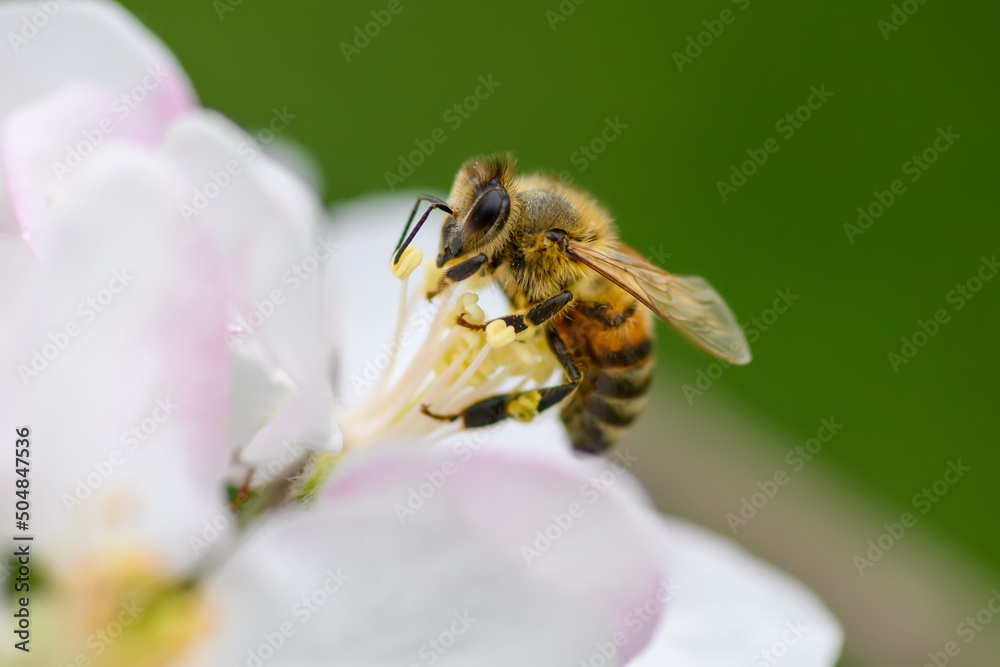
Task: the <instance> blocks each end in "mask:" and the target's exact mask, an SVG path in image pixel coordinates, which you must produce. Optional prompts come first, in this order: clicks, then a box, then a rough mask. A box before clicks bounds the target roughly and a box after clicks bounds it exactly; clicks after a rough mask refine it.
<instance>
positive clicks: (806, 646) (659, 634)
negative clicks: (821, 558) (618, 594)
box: [630, 518, 843, 667]
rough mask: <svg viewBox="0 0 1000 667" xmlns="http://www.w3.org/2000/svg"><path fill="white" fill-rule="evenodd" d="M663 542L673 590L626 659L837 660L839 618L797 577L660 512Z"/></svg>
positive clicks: (811, 665)
mask: <svg viewBox="0 0 1000 667" xmlns="http://www.w3.org/2000/svg"><path fill="white" fill-rule="evenodd" d="M662 548H663V551H664V553H665V559H664V562H665V563H666V567H667V569H668V571H669V572H670V578H671V582H673V583H674V584H675V586H676V592H675V594H674V595H673V596H672V597H671V599H670V601H669V603H668V609H667V613H666V615H665V616H664V618H663V619H662V621H661V624H660V626H659V628H658V629H657V631H656V635H655V636H654V637H653V640H652V642H651V643H650V644H649V646H648V647H647V648H646V650H645V651H644V652H643V653H642V654H641V655H640V656H639V657H638V658H636V659H635V661H633V662H632V663H630V664H631V665H635V666H636V667H660V666H661V665H698V666H699V667H728V666H729V665H757V664H760V665H769V664H775V663H777V662H778V661H779V660H780V664H781V665H783V666H785V667H832V665H834V664H835V663H836V661H837V657H838V655H839V654H840V646H841V643H842V641H843V632H842V630H841V628H840V625H839V623H837V620H836V619H835V618H834V617H833V616H832V615H831V614H830V612H829V611H828V610H827V609H826V608H825V607H824V606H823V604H822V602H820V601H819V600H818V599H817V598H816V596H815V595H814V594H813V593H812V592H811V591H809V590H808V589H807V588H806V587H805V586H803V585H802V584H800V583H799V582H798V581H795V580H794V579H792V578H791V577H789V576H788V575H786V574H783V573H782V572H780V571H779V570H777V569H775V568H774V567H772V566H770V565H767V564H766V563H763V562H761V561H759V560H757V559H756V558H754V557H753V556H751V555H749V554H748V553H746V552H745V551H743V549H741V548H740V547H738V546H737V545H736V544H734V543H733V542H731V541H730V540H728V539H725V538H723V537H720V536H718V535H713V534H711V533H709V532H707V531H705V530H703V529H701V528H697V527H695V526H692V525H689V524H686V523H684V522H682V521H679V520H677V519H671V518H665V519H664V527H663V536H662Z"/></svg>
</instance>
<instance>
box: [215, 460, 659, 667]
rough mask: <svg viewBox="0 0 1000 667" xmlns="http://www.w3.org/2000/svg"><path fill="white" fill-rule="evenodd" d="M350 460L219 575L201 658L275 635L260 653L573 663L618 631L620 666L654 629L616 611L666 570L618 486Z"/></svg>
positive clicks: (482, 467)
mask: <svg viewBox="0 0 1000 667" xmlns="http://www.w3.org/2000/svg"><path fill="white" fill-rule="evenodd" d="M346 465H347V466H349V467H348V468H347V469H345V471H344V472H343V473H342V474H341V475H340V476H339V477H338V478H337V479H335V480H334V481H333V482H332V484H331V487H330V488H329V491H328V492H327V493H326V494H325V496H324V497H323V498H322V499H320V501H319V502H318V503H317V504H316V506H314V507H312V508H309V509H306V510H304V511H297V512H294V513H292V512H290V513H287V514H284V515H282V516H279V517H276V518H275V520H274V521H273V522H271V523H270V524H269V525H266V526H264V527H263V528H262V529H261V530H260V531H259V532H258V533H257V534H255V535H254V536H252V537H251V539H250V541H249V542H248V543H247V544H246V545H245V546H244V548H243V549H242V550H241V552H239V553H238V554H237V555H236V556H235V559H234V560H233V561H232V562H230V563H229V564H228V565H227V566H225V568H224V569H223V570H222V571H221V573H220V575H219V577H218V579H217V580H216V581H215V586H216V588H217V590H218V598H219V601H220V604H223V605H224V612H225V613H224V616H225V617H226V618H227V621H226V624H225V626H224V627H223V628H222V635H221V637H220V638H219V640H218V643H217V644H216V646H215V647H214V651H215V652H214V654H213V655H212V659H211V660H208V661H207V662H208V664H231V663H234V662H237V661H245V660H247V659H248V656H249V654H248V651H250V652H254V653H255V654H257V653H259V650H260V645H261V643H265V644H266V642H267V640H266V638H265V636H266V635H267V636H271V634H272V633H274V632H278V633H279V635H280V634H281V633H282V632H283V631H284V634H285V636H284V637H283V642H282V644H283V646H282V647H281V648H280V649H279V650H275V651H270V652H269V654H273V655H271V657H269V659H268V663H267V664H269V665H296V666H298V667H303V666H309V665H328V664H344V665H356V666H359V667H360V666H365V665H389V664H398V665H409V664H414V663H415V664H427V661H429V660H433V661H434V662H435V664H437V665H462V666H466V665H482V666H489V665H504V666H507V665H557V664H567V665H568V664H577V662H578V661H579V660H586V659H589V657H590V656H591V655H592V654H594V653H595V652H597V651H600V650H601V647H604V646H605V645H606V644H607V643H609V642H612V641H613V638H614V637H615V636H616V633H622V637H624V635H626V634H627V641H620V644H621V647H620V648H618V649H616V654H615V656H614V657H613V658H611V659H609V660H608V661H607V662H606V663H604V664H608V665H615V664H623V662H624V661H625V660H627V659H628V657H629V656H630V655H633V654H635V653H636V652H637V651H638V650H640V649H641V648H642V647H643V645H644V644H645V642H646V641H647V639H648V636H649V634H650V633H651V632H652V625H653V624H649V625H645V626H644V625H641V624H640V625H638V626H635V627H630V626H628V625H625V624H624V623H623V619H627V618H628V615H629V614H630V613H633V612H634V610H635V609H636V607H642V606H644V605H646V603H647V602H648V601H649V600H650V599H651V598H655V596H656V594H657V590H658V589H659V588H660V585H661V582H662V581H663V578H662V575H661V571H660V566H659V563H660V561H661V560H662V559H661V558H660V556H659V555H658V554H657V552H656V548H655V545H654V543H655V537H654V536H655V526H653V525H650V520H651V519H650V516H649V514H648V513H647V512H646V511H645V510H644V509H642V508H639V507H637V506H635V505H634V504H632V503H631V502H628V501H625V500H623V499H622V498H621V497H620V495H619V494H618V493H617V491H616V490H615V489H613V488H612V489H608V490H607V492H606V493H603V494H601V493H595V494H594V496H593V497H591V496H590V495H589V494H588V493H587V492H586V491H585V488H592V487H589V485H588V482H587V481H586V479H587V477H586V472H585V471H583V470H581V469H579V468H577V467H575V466H574V465H573V464H572V463H571V462H567V463H565V464H563V465H557V464H554V463H539V462H537V461H531V460H526V459H524V458H521V457H518V456H514V455H511V454H503V453H500V452H497V451H492V450H482V451H475V452H470V453H469V454H468V455H467V456H446V455H444V454H443V453H442V452H441V451H433V450H432V451H429V450H426V449H424V450H410V451H405V452H404V451H397V452H395V453H383V454H382V455H379V456H373V457H371V458H367V457H366V458H365V459H362V460H359V461H356V462H354V463H347V464H346ZM404 508H405V509H404ZM651 531H652V532H651ZM546 534H547V535H548V537H546ZM651 538H654V539H653V541H652V542H651V541H650V539H651ZM276 563H277V564H278V565H275V564H276ZM656 615H657V614H656V612H654V613H653V614H652V616H651V618H653V619H655V617H656ZM622 637H620V638H619V639H620V640H621V639H622ZM264 650H265V652H268V648H267V647H266V646H265V649H264Z"/></svg>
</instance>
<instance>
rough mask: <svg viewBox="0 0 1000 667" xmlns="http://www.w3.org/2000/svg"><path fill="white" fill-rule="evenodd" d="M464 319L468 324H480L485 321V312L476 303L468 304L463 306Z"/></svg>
mask: <svg viewBox="0 0 1000 667" xmlns="http://www.w3.org/2000/svg"><path fill="white" fill-rule="evenodd" d="M465 321H466V322H468V323H469V324H482V323H483V322H485V321H486V313H485V312H483V309H482V308H480V307H479V306H478V305H476V304H474V303H472V304H469V305H468V306H466V307H465Z"/></svg>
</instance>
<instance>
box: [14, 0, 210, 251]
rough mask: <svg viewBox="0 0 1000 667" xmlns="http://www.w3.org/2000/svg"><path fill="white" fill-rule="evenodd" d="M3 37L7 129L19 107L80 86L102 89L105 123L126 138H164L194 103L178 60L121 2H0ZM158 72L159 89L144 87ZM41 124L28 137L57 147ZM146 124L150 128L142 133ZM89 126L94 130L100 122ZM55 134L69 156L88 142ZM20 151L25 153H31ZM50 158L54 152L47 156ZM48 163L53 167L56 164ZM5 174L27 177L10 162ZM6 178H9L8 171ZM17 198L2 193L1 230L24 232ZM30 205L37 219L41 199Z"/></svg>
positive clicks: (30, 126) (34, 177)
mask: <svg viewBox="0 0 1000 667" xmlns="http://www.w3.org/2000/svg"><path fill="white" fill-rule="evenodd" d="M0 34H3V35H4V36H5V41H8V42H9V45H8V46H9V48H5V49H2V50H0V72H2V73H3V75H2V76H3V90H4V95H3V96H2V98H0V125H6V122H7V120H8V119H9V117H10V116H11V115H12V114H14V113H15V112H16V111H17V110H19V109H21V108H23V107H25V106H27V105H30V104H32V103H34V102H36V101H39V100H42V99H44V98H48V97H50V96H51V95H53V94H56V93H59V92H60V91H62V90H63V89H64V88H65V87H67V86H73V85H85V86H87V87H89V88H90V89H91V90H94V91H100V94H101V95H102V96H103V100H102V102H101V104H102V105H104V106H103V107H102V113H101V114H99V115H98V121H100V120H101V119H104V118H107V119H108V121H109V122H112V123H114V125H115V126H116V128H117V127H119V126H120V127H121V128H123V131H122V133H121V134H122V135H124V134H125V133H126V132H128V133H130V134H132V135H133V136H138V137H148V138H149V139H150V140H155V135H157V133H162V130H163V128H164V127H165V126H166V123H167V122H169V120H170V119H171V118H173V117H176V116H177V115H179V114H181V113H183V112H184V111H185V110H187V109H189V108H191V107H192V106H193V105H194V104H195V99H194V93H193V91H192V89H191V85H190V83H189V82H188V80H187V78H186V76H185V75H184V73H183V71H182V70H181V68H180V67H179V65H178V64H177V61H176V60H175V59H174V57H173V55H171V53H170V52H169V51H167V50H166V48H165V47H164V46H163V45H162V44H161V43H160V42H159V41H158V40H157V39H156V38H155V37H154V36H153V35H152V34H150V33H149V32H148V31H147V30H146V29H145V28H144V27H143V26H142V25H141V24H140V23H138V22H137V21H136V20H135V19H134V18H132V16H131V15H129V14H128V13H127V12H125V11H124V10H123V9H121V7H119V6H118V5H117V4H115V3H111V2H90V1H88V0H79V1H77V2H72V3H66V2H50V3H37V2H5V3H3V4H2V5H0ZM151 73H155V74H156V77H154V78H157V79H158V81H157V82H156V85H146V86H144V85H143V82H144V80H145V81H146V83H147V84H151V83H152V82H153V78H151ZM137 87H138V88H137ZM123 95H124V96H125V97H124V98H123V97H122V96H123ZM140 98H141V99H140ZM86 118H87V119H88V120H90V119H91V118H92V116H90V115H88V116H86ZM37 127H38V125H37V124H32V123H30V122H27V124H26V125H24V126H23V130H24V131H25V132H27V133H28V136H26V137H25V138H26V140H27V141H33V140H43V141H42V143H43V146H45V147H47V148H49V149H52V148H53V146H51V145H50V143H51V142H46V141H44V139H45V137H44V134H42V135H39V134H38V133H36V132H34V131H33V129H34V128H37ZM139 127H144V128H146V129H145V130H144V131H138V130H137V128H139ZM87 128H88V129H90V130H95V129H97V125H93V126H90V125H88V126H87ZM115 134H118V133H117V132H114V133H112V135H111V136H114V135H115ZM4 136H5V138H10V137H11V134H10V133H9V132H8V131H6V130H5V131H4ZM14 136H15V138H18V137H17V135H14ZM55 136H56V137H58V140H59V141H61V143H59V144H58V145H56V146H54V148H55V150H56V151H59V150H62V151H68V150H70V149H71V147H72V146H75V145H76V143H77V142H79V141H85V140H86V137H85V136H80V135H77V136H76V138H75V139H74V140H73V142H72V143H68V142H66V141H62V140H63V139H64V138H66V137H68V136H71V134H67V133H66V132H65V131H56V132H55ZM22 148H23V147H22ZM5 152H6V151H5ZM17 152H18V154H19V155H21V156H23V155H24V154H25V151H24V150H18V151H17ZM45 156H46V157H51V156H52V154H51V152H46V153H45ZM59 157H60V158H64V157H65V155H59ZM44 166H45V167H46V168H49V169H51V164H50V163H45V164H44ZM0 169H3V170H6V174H7V176H10V175H12V174H18V175H20V174H19V172H17V171H15V170H12V169H10V165H9V164H7V163H6V157H5V159H4V164H3V165H0ZM40 175H45V174H44V172H42V173H41V174H39V173H33V174H31V176H30V178H31V179H32V180H33V181H34V185H35V186H36V187H35V190H34V194H38V190H39V189H44V188H38V187H37V186H38V185H41V183H39V182H38V177H39V176H40ZM0 178H2V179H3V180H4V181H6V178H5V177H4V174H3V173H2V172H0ZM43 180H44V179H43ZM11 196H15V193H9V194H8V193H7V192H5V191H2V190H0V233H15V232H16V231H17V226H16V223H15V220H14V217H13V212H12V209H11V204H10V197H11ZM42 201H44V200H42ZM25 206H26V207H27V209H26V211H25V212H24V213H25V215H29V216H30V215H31V214H32V213H33V212H35V211H34V207H37V206H38V201H37V200H36V199H35V198H33V197H31V196H29V197H28V198H27V199H26V201H25Z"/></svg>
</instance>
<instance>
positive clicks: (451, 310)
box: [296, 246, 558, 500]
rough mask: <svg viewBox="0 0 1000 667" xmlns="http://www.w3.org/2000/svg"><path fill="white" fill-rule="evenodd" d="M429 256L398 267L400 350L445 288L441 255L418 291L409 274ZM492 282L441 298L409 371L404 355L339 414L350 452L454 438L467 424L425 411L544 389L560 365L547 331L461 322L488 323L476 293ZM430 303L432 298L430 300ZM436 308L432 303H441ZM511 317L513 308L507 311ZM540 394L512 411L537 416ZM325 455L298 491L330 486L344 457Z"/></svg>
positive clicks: (452, 409) (450, 410) (469, 284)
mask: <svg viewBox="0 0 1000 667" xmlns="http://www.w3.org/2000/svg"><path fill="white" fill-rule="evenodd" d="M421 260H422V255H421V253H420V251H419V250H417V249H416V248H413V247H412V246H411V247H409V248H407V249H406V251H405V252H404V253H403V255H402V257H401V258H400V260H399V262H398V263H396V264H394V265H393V267H392V271H393V274H394V275H395V276H396V277H397V278H399V279H400V281H401V286H400V297H399V306H398V314H397V322H396V333H395V341H394V348H393V349H397V350H398V349H400V347H399V346H400V344H401V339H402V337H403V333H404V331H405V328H406V324H407V322H408V321H410V320H411V319H412V318H413V317H414V315H415V314H416V313H417V309H418V307H419V306H420V304H421V302H422V301H423V300H424V299H425V298H426V295H428V294H432V293H435V292H437V291H438V286H439V285H440V284H441V279H442V277H443V270H442V269H438V268H437V266H436V265H435V263H434V262H433V260H427V261H425V262H423V263H422V266H423V271H424V275H423V280H422V283H421V284H420V285H418V286H417V287H416V288H415V289H412V290H411V289H410V285H409V276H410V275H411V274H412V273H413V272H414V271H415V270H416V268H417V267H418V266H420V265H421ZM488 284H489V280H488V278H486V277H485V276H484V275H478V276H474V277H472V278H470V279H468V280H465V281H463V282H461V283H459V284H458V285H451V286H448V287H446V288H445V289H443V290H441V291H440V293H439V294H438V295H437V296H436V297H435V299H434V303H435V306H433V307H436V309H435V310H433V315H432V317H431V321H430V326H429V327H428V331H427V335H426V337H425V338H424V339H423V341H422V342H421V344H420V346H419V348H418V349H417V350H416V352H415V353H414V354H413V355H412V358H411V360H410V361H409V363H408V364H407V365H406V367H405V368H403V369H397V368H395V361H396V357H398V356H399V355H396V356H393V357H392V359H391V360H390V363H389V366H388V368H386V369H385V371H384V372H383V373H382V376H381V377H380V378H379V380H378V381H377V382H376V384H375V386H374V387H373V389H372V390H371V391H370V392H369V393H368V395H367V396H366V397H365V398H364V400H363V401H362V402H361V403H360V404H359V405H357V406H355V407H354V408H353V409H351V410H348V411H344V412H341V413H340V414H338V415H337V421H338V423H339V425H340V430H341V432H342V433H343V436H344V449H343V452H348V451H352V450H357V449H362V448H364V447H367V446H369V445H371V444H374V443H376V442H380V441H386V440H391V439H394V438H399V439H402V438H404V437H405V438H406V439H407V440H415V439H434V438H441V437H445V436H447V435H451V434H452V433H454V432H455V431H456V430H458V429H459V428H460V422H459V423H455V424H449V423H447V422H442V421H439V420H436V419H432V418H430V417H428V416H427V415H425V414H423V412H422V410H421V408H423V407H426V408H427V409H428V410H430V411H431V412H433V413H435V414H441V415H456V414H458V413H460V412H461V411H462V410H463V409H464V408H466V407H468V406H469V405H471V404H472V403H475V402H476V401H479V400H482V399H484V398H487V397H489V396H492V395H495V394H500V393H510V392H519V391H524V390H525V389H529V388H531V387H537V386H541V385H543V384H544V383H545V381H546V380H548V379H549V378H551V377H552V374H553V373H554V372H555V371H556V369H557V368H558V362H557V361H556V359H555V357H554V356H553V354H552V352H551V351H550V350H549V347H548V344H547V342H546V340H545V335H544V332H543V331H542V330H541V329H540V328H538V327H529V328H528V329H527V330H525V331H522V332H521V333H519V334H516V335H515V333H514V330H513V328H511V327H509V326H506V325H505V323H504V322H502V321H493V322H490V323H489V324H488V325H487V326H486V328H485V329H469V328H467V327H465V326H462V325H460V324H459V323H458V322H459V320H463V321H464V322H466V323H468V324H471V325H474V326H482V325H483V324H485V323H486V313H485V312H483V309H482V307H480V305H479V295H478V294H477V293H476V290H479V289H482V288H483V287H485V286H487V285H488ZM424 303H426V301H425V302H424ZM433 307H432V308H433ZM504 314H506V313H504ZM539 398H540V395H538V393H537V392H533V391H530V392H528V393H526V394H523V395H521V396H520V397H519V398H517V399H516V400H513V401H512V402H511V405H510V406H509V412H510V415H511V416H512V417H513V418H514V419H517V420H518V421H531V420H532V419H533V418H534V416H535V415H536V414H537V406H538V399H539ZM343 452H341V453H337V454H318V455H316V457H315V458H314V461H313V465H312V466H311V468H310V470H309V471H308V472H307V473H306V475H305V478H304V479H303V480H302V483H301V484H300V486H299V491H298V493H297V494H296V495H297V497H298V499H300V500H301V499H304V498H307V497H309V496H311V495H312V494H314V493H315V491H316V490H317V489H318V488H319V487H320V486H321V485H322V482H323V481H324V480H325V479H326V477H327V476H328V475H329V473H330V471H331V470H332V469H333V467H334V465H335V464H336V462H337V461H338V460H339V459H340V457H341V456H342V453H343Z"/></svg>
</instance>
